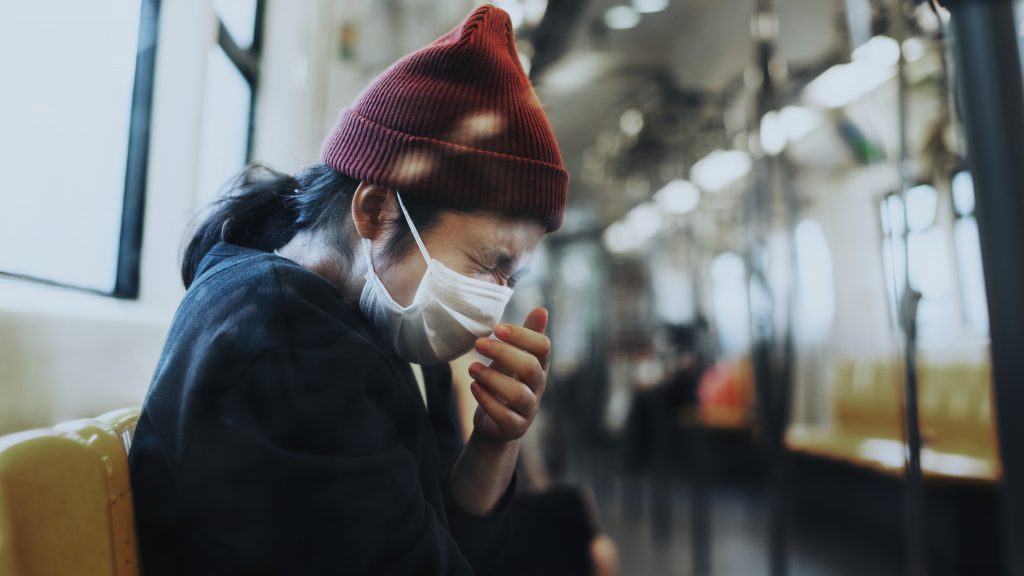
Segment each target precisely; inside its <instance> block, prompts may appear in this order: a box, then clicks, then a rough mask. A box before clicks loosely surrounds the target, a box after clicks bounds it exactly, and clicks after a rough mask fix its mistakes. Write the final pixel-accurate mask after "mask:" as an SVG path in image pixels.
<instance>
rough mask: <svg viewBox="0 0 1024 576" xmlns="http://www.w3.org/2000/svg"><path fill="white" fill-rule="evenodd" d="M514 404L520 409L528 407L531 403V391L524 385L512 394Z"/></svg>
mask: <svg viewBox="0 0 1024 576" xmlns="http://www.w3.org/2000/svg"><path fill="white" fill-rule="evenodd" d="M513 401H514V402H515V404H516V406H519V407H520V408H522V409H527V410H528V409H530V408H531V407H532V405H533V393H532V392H530V389H529V388H527V387H526V386H520V387H519V389H518V390H516V392H515V394H514V395H513Z"/></svg>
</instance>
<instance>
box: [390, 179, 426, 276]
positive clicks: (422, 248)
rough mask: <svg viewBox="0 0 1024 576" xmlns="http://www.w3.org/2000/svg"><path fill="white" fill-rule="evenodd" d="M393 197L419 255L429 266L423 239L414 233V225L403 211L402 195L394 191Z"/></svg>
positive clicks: (417, 233)
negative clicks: (407, 224)
mask: <svg viewBox="0 0 1024 576" xmlns="http://www.w3.org/2000/svg"><path fill="white" fill-rule="evenodd" d="M395 197H396V198H398V206H399V207H400V208H401V209H402V214H403V215H404V216H405V221H406V222H408V223H409V231H410V232H412V237H413V239H414V240H416V245H417V246H419V247H420V254H421V255H422V256H423V259H424V260H426V261H427V266H430V254H429V253H428V252H427V247H426V246H425V245H424V244H423V239H422V238H420V233H419V232H417V231H416V225H415V224H413V223H412V218H410V217H409V211H408V210H406V209H405V203H404V202H402V195H401V194H399V192H398V190H395Z"/></svg>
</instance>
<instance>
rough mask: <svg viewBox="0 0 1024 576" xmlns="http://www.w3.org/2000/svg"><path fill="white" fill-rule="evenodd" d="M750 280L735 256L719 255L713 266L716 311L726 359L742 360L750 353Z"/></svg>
mask: <svg viewBox="0 0 1024 576" xmlns="http://www.w3.org/2000/svg"><path fill="white" fill-rule="evenodd" d="M746 278H747V272H746V266H745V265H744V264H743V259H742V258H740V256H739V255H738V254H736V253H735V252H725V253H723V254H719V255H718V256H716V257H715V259H714V260H713V261H712V262H711V293H712V295H713V296H712V309H713V312H714V318H715V328H716V330H717V332H718V339H719V344H720V346H721V350H722V353H723V355H724V356H726V357H736V356H740V355H742V354H744V353H745V352H747V350H749V349H750V314H749V312H748V310H749V305H748V303H747V280H746Z"/></svg>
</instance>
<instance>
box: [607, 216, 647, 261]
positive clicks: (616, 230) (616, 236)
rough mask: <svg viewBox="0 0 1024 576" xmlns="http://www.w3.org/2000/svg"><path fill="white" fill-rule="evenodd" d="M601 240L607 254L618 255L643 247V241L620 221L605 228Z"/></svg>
mask: <svg viewBox="0 0 1024 576" xmlns="http://www.w3.org/2000/svg"><path fill="white" fill-rule="evenodd" d="M601 240H602V241H603V243H604V247H605V248H607V249H608V251H609V252H611V253H612V254H620V255H621V254H628V253H630V252H633V251H634V250H637V249H639V248H640V247H641V246H642V245H643V240H641V239H640V238H639V237H638V236H637V235H636V234H635V233H634V232H633V230H632V229H631V228H630V227H629V226H628V225H627V224H626V223H625V222H622V221H619V222H616V223H614V224H612V225H611V226H609V227H608V228H605V231H604V234H602V235H601Z"/></svg>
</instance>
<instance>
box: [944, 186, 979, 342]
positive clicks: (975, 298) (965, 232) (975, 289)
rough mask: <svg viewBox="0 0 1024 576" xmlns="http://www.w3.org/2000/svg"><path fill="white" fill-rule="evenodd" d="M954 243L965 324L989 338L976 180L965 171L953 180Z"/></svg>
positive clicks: (976, 332)
mask: <svg viewBox="0 0 1024 576" xmlns="http://www.w3.org/2000/svg"><path fill="white" fill-rule="evenodd" d="M952 189H953V210H954V212H955V213H956V221H955V222H954V223H953V241H954V243H955V244H956V259H957V266H959V268H960V297H961V300H962V305H963V310H964V323H965V324H966V325H967V327H968V328H970V330H971V331H972V332H974V333H975V334H977V335H979V336H988V303H987V301H986V300H985V275H984V272H983V271H982V266H981V242H980V240H979V237H978V221H977V220H976V219H975V217H974V180H973V179H972V178H971V174H970V172H968V171H966V170H964V171H961V172H957V173H956V174H955V175H954V176H953V181H952Z"/></svg>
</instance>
